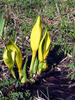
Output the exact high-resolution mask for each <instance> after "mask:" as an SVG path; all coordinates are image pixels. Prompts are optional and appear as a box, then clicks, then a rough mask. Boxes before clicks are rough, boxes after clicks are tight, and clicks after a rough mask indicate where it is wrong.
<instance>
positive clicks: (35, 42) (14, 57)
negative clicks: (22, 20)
mask: <svg viewBox="0 0 75 100" xmlns="http://www.w3.org/2000/svg"><path fill="white" fill-rule="evenodd" d="M1 25H4V22H3V23H2V24H1ZM1 30H3V28H2V29H1ZM42 33H43V25H42V23H41V19H40V16H38V18H37V20H36V23H35V25H34V26H33V28H32V32H31V36H30V45H31V49H32V59H31V64H30V67H29V71H28V72H29V77H27V67H28V66H27V62H28V58H26V60H25V64H24V66H23V64H22V63H23V61H22V53H21V50H20V49H19V47H18V46H17V45H16V44H15V43H14V42H13V40H12V38H11V37H10V36H9V41H8V44H7V45H6V46H5V49H4V53H3V61H4V63H5V64H6V66H7V67H8V69H9V70H10V72H11V74H12V76H13V77H14V78H15V79H16V75H15V72H14V67H15V65H16V66H17V69H18V74H19V79H20V81H21V83H26V82H31V81H32V82H35V80H34V77H35V76H36V75H40V74H41V73H42V71H45V70H46V69H47V68H48V65H47V62H46V58H47V56H48V53H49V50H50V43H51V39H50V36H49V32H48V31H47V29H46V30H45V33H44V35H43V34H42Z"/></svg>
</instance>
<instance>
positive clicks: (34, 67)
mask: <svg viewBox="0 0 75 100" xmlns="http://www.w3.org/2000/svg"><path fill="white" fill-rule="evenodd" d="M38 63H39V61H38V59H37V56H36V58H35V61H34V65H33V69H32V73H33V74H36V72H37V68H38Z"/></svg>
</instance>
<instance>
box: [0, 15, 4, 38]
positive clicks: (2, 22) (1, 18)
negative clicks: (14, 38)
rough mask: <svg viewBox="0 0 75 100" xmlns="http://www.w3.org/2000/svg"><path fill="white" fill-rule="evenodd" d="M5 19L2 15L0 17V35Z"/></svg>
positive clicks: (0, 34)
mask: <svg viewBox="0 0 75 100" xmlns="http://www.w3.org/2000/svg"><path fill="white" fill-rule="evenodd" d="M4 23H5V19H4V18H3V16H1V17H0V36H2V33H3V28H4Z"/></svg>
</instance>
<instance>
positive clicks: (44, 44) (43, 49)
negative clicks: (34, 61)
mask: <svg viewBox="0 0 75 100" xmlns="http://www.w3.org/2000/svg"><path fill="white" fill-rule="evenodd" d="M50 43H51V39H50V36H49V32H48V31H47V30H46V32H45V34H44V36H43V38H42V40H41V42H40V45H39V50H38V58H39V61H40V62H41V61H44V60H45V59H46V57H47V55H48V53H49V49H50Z"/></svg>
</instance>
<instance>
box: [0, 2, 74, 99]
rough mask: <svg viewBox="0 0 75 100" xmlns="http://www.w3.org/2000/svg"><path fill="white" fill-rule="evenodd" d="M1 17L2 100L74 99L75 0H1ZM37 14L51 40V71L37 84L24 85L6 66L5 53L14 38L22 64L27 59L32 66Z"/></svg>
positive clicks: (49, 62) (0, 74) (38, 80)
mask: <svg viewBox="0 0 75 100" xmlns="http://www.w3.org/2000/svg"><path fill="white" fill-rule="evenodd" d="M0 15H3V16H4V18H5V26H4V32H3V35H2V37H0V98H1V99H0V100H11V99H12V100H25V99H26V100H75V78H74V77H75V75H74V74H75V71H74V55H73V48H74V42H75V1H74V0H71V1H70V0H62V2H61V1H60V0H58V1H57V0H37V1H35V0H33V1H31V0H25V1H24V0H19V1H18V0H11V1H10V0H7V1H5V0H0ZM37 15H40V16H41V20H42V23H43V29H45V28H47V29H48V31H49V33H50V37H51V46H50V52H49V55H48V57H47V64H48V68H47V70H46V71H45V72H43V73H42V74H41V75H40V76H39V77H38V79H37V80H36V82H35V83H27V84H21V83H20V82H19V80H15V79H14V78H13V77H12V75H11V73H10V72H9V69H8V68H7V67H6V65H5V64H4V62H3V59H2V55H3V50H4V47H5V42H7V41H8V36H9V35H11V36H12V37H13V40H14V41H15V43H16V44H17V45H18V47H20V49H21V51H22V55H23V63H24V61H25V58H26V56H29V61H28V62H29V63H30V60H31V55H32V53H31V48H30V33H31V30H32V27H33V25H34V23H35V21H36V17H37ZM4 40H5V42H4ZM68 66H70V67H68ZM69 74H71V76H72V77H67V76H69Z"/></svg>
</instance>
